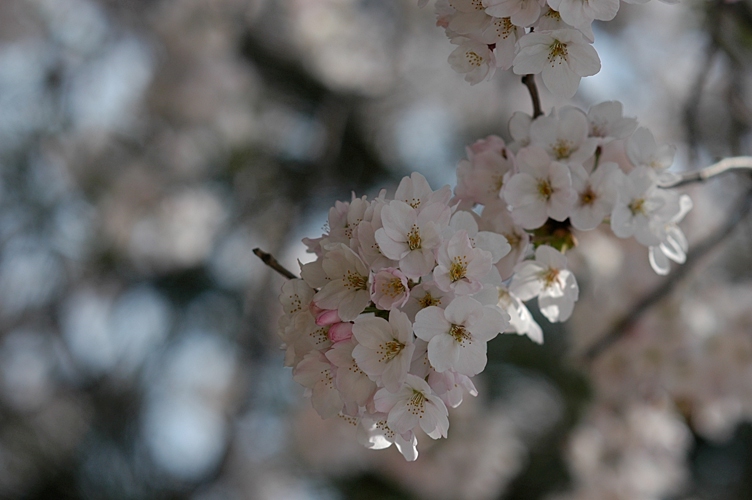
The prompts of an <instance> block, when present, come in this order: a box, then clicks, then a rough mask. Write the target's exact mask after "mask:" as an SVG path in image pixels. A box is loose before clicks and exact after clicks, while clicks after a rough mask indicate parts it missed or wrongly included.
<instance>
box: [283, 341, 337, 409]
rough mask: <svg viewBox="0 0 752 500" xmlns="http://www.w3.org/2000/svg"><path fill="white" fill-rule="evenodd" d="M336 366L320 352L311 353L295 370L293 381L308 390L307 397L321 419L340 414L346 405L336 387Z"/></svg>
mask: <svg viewBox="0 0 752 500" xmlns="http://www.w3.org/2000/svg"><path fill="white" fill-rule="evenodd" d="M334 370H335V368H334V366H333V365H332V364H331V363H330V362H329V360H328V359H326V357H325V356H324V355H323V354H322V353H321V352H319V351H311V352H310V353H308V354H307V355H306V356H305V357H304V358H303V360H302V361H301V362H300V363H298V365H297V366H296V367H295V368H294V369H293V372H292V373H293V377H292V378H293V380H295V381H296V382H297V383H299V384H300V385H302V386H303V387H306V388H307V389H308V391H306V392H307V395H309V396H310V397H311V403H312V404H313V408H314V409H315V410H316V412H317V413H318V414H319V415H320V416H321V418H329V417H333V416H335V415H336V414H338V413H339V412H340V411H341V410H342V408H343V407H344V405H345V403H344V401H342V397H341V396H340V393H339V391H338V390H337V388H336V387H335V385H334V377H335V374H334Z"/></svg>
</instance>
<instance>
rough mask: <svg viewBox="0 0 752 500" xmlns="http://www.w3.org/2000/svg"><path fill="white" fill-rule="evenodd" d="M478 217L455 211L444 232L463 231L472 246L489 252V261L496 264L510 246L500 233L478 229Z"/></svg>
mask: <svg viewBox="0 0 752 500" xmlns="http://www.w3.org/2000/svg"><path fill="white" fill-rule="evenodd" d="M478 219H479V217H478V216H477V215H476V214H475V213H474V212H466V211H464V210H460V211H457V212H455V213H454V215H452V218H451V219H450V221H449V228H448V229H447V230H445V232H446V233H448V234H447V235H449V234H452V233H453V232H457V231H460V230H463V231H465V232H466V233H467V236H468V238H470V244H471V245H472V246H473V248H480V249H481V250H485V251H486V252H488V253H490V254H491V263H492V264H496V263H497V262H499V259H501V258H502V257H504V256H505V255H507V254H508V253H509V252H510V251H511V250H512V247H511V246H510V245H509V242H508V241H507V239H506V238H505V237H504V236H502V235H501V234H498V233H496V232H494V231H479V230H478Z"/></svg>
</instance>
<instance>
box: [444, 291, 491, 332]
mask: <svg viewBox="0 0 752 500" xmlns="http://www.w3.org/2000/svg"><path fill="white" fill-rule="evenodd" d="M444 315H445V317H446V319H447V321H449V322H450V323H452V324H454V325H470V324H473V323H475V322H477V321H480V319H481V318H482V317H483V306H482V305H481V303H480V302H478V301H477V300H475V299H473V298H470V297H457V298H455V299H454V300H453V301H452V302H451V303H450V304H449V305H448V306H447V308H446V311H445V313H444Z"/></svg>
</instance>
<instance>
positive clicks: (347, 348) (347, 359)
mask: <svg viewBox="0 0 752 500" xmlns="http://www.w3.org/2000/svg"><path fill="white" fill-rule="evenodd" d="M357 345H358V344H357V342H355V340H353V339H350V340H343V341H341V342H337V343H336V344H334V345H333V346H332V348H331V349H329V350H328V351H327V352H326V353H325V356H326V358H327V359H328V360H329V361H330V362H331V363H332V364H333V365H334V366H336V367H337V373H336V375H335V386H336V387H337V390H338V391H339V392H340V394H341V396H342V398H343V400H344V401H345V402H346V403H347V402H350V401H352V402H354V403H355V404H357V406H366V404H368V403H369V402H370V401H371V399H372V397H373V395H374V394H375V393H376V383H375V382H374V381H373V380H371V379H370V378H369V377H368V375H366V374H365V372H363V370H361V369H360V367H358V364H357V363H356V361H355V358H353V355H352V354H353V349H354V348H355V347H356V346H357Z"/></svg>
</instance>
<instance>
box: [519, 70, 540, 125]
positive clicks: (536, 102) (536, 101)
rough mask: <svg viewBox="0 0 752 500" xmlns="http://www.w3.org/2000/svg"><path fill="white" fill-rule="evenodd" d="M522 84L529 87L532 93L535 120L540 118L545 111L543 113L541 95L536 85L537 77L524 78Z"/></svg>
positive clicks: (527, 76) (528, 76) (526, 76)
mask: <svg viewBox="0 0 752 500" xmlns="http://www.w3.org/2000/svg"><path fill="white" fill-rule="evenodd" d="M522 83H523V84H524V85H525V86H526V87H527V90H528V91H529V92H530V99H532V101H533V118H538V117H539V116H541V115H542V114H543V111H541V103H540V94H539V93H538V86H537V85H536V84H535V75H532V74H531V75H525V76H523V77H522Z"/></svg>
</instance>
